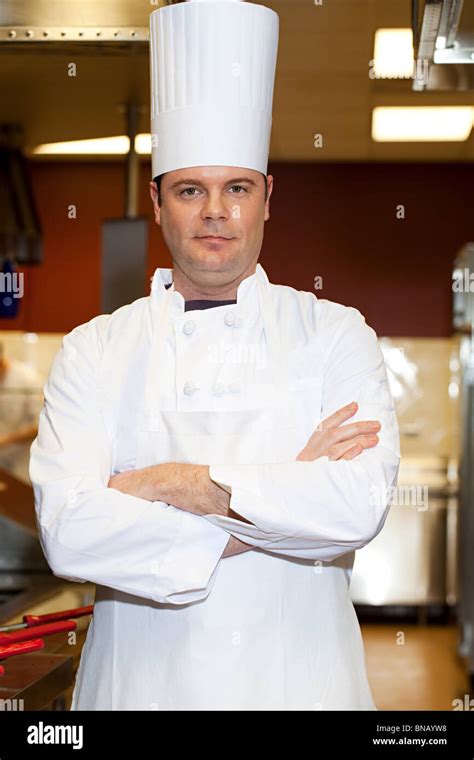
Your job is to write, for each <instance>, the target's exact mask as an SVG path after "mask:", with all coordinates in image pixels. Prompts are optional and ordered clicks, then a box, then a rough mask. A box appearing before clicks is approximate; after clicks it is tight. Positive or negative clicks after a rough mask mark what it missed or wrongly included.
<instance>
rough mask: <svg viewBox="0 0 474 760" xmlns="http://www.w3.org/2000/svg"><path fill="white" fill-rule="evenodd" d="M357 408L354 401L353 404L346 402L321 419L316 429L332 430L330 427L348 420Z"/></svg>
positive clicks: (337, 425)
mask: <svg viewBox="0 0 474 760" xmlns="http://www.w3.org/2000/svg"><path fill="white" fill-rule="evenodd" d="M358 408H359V407H358V405H357V404H356V403H355V401H354V402H353V404H352V403H351V404H346V406H343V407H342V408H341V409H338V410H337V412H334V413H333V414H330V415H329V417H326V419H325V420H321V422H320V423H319V425H318V430H332V428H336V427H339V425H342V423H343V422H345V421H346V420H348V419H349V417H352V416H353V415H354V414H355V413H356V411H357V409H358Z"/></svg>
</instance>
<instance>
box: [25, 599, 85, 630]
mask: <svg viewBox="0 0 474 760" xmlns="http://www.w3.org/2000/svg"><path fill="white" fill-rule="evenodd" d="M93 609H94V605H93V604H91V605H89V606H88V607H76V609H75V610H60V611H59V612H49V613H48V614H46V615H23V622H24V623H26V624H27V625H31V626H33V625H41V624H42V623H52V622H54V621H56V620H69V619H70V618H77V617H82V616H83V615H92V612H93Z"/></svg>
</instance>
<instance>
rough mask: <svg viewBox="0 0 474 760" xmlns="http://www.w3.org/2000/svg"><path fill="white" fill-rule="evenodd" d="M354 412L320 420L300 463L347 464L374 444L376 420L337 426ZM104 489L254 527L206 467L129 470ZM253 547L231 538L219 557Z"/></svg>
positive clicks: (172, 465) (351, 407)
mask: <svg viewBox="0 0 474 760" xmlns="http://www.w3.org/2000/svg"><path fill="white" fill-rule="evenodd" d="M356 410H357V404H353V405H351V404H348V405H347V406H345V407H343V408H342V409H339V410H338V411H337V412H335V413H334V414H332V415H331V416H330V417H329V418H328V419H326V420H323V421H322V423H321V424H320V425H318V427H317V428H316V430H315V431H314V433H313V435H312V436H311V438H310V439H309V441H308V443H307V444H306V446H305V448H304V449H303V450H302V451H301V452H300V453H299V454H298V456H297V458H296V459H297V460H299V461H314V460H315V459H317V458H320V457H323V456H327V457H328V459H330V460H337V459H345V460H350V459H354V458H355V457H356V456H358V455H359V454H360V453H361V452H362V451H363V450H364V449H369V448H372V447H373V446H376V445H377V443H378V440H379V439H378V436H377V434H376V433H377V432H378V431H379V430H380V423H379V422H378V421H377V420H368V421H360V422H355V423H352V424H349V425H344V426H343V427H342V423H343V422H345V421H346V420H348V419H349V418H350V417H351V416H352V415H354V414H355V412H356ZM108 486H109V488H116V489H117V490H118V491H121V492H122V493H128V494H131V495H133V496H136V497H138V498H140V499H146V500H148V501H152V502H154V501H160V502H165V503H166V504H172V505H173V506H174V507H177V508H179V509H182V510H185V511H187V512H191V513H193V514H196V515H200V516H204V515H220V516H223V517H230V518H232V519H233V520H239V521H241V522H245V523H248V524H249V525H254V523H252V522H251V521H250V520H247V519H246V518H245V517H243V516H242V515H239V514H237V513H236V512H235V511H234V510H233V509H232V508H231V493H230V492H229V491H228V490H226V489H224V488H223V487H222V486H220V485H218V484H217V483H215V482H214V480H212V478H211V477H210V473H209V467H208V466H207V465H196V464H184V463H179V462H166V463H163V464H157V465H152V466H151V467H144V468H143V469H140V470H129V471H126V472H121V473H118V474H117V475H113V476H112V477H111V478H110V480H109V483H108ZM252 548H253V547H252V546H251V545H250V544H247V543H245V542H244V541H241V540H239V539H237V538H236V537H235V536H231V537H230V539H229V543H228V544H227V546H226V548H225V550H224V552H223V554H222V557H228V556H232V555H234V554H240V553H241V552H243V551H248V550H249V549H252Z"/></svg>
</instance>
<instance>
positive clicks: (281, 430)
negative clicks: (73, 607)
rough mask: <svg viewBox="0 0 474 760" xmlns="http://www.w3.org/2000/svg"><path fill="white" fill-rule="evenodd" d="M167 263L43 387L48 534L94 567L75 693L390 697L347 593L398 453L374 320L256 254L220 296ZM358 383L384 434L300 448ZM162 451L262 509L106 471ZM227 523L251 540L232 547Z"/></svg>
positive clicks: (82, 338) (56, 558)
mask: <svg viewBox="0 0 474 760" xmlns="http://www.w3.org/2000/svg"><path fill="white" fill-rule="evenodd" d="M172 277H173V274H172V270H170V269H164V268H162V269H157V270H156V271H155V274H154V277H153V282H152V291H151V294H150V296H148V297H145V298H140V299H138V300H136V301H134V302H133V303H131V304H129V305H126V306H124V307H122V308H120V309H118V310H116V311H115V312H113V313H112V314H110V315H106V314H104V315H100V316H98V317H95V318H94V319H92V320H90V321H89V322H87V323H85V324H83V325H80V326H79V327H76V328H75V329H74V330H72V331H71V332H70V333H69V334H68V335H66V336H65V337H64V339H63V345H62V348H61V350H60V351H59V352H58V354H57V356H56V358H55V361H54V364H53V367H52V370H51V373H50V376H49V378H48V382H47V384H46V386H45V406H44V409H43V411H42V412H41V415H40V423H39V432H38V437H37V439H36V440H35V441H34V442H33V444H32V447H31V462H30V477H31V480H32V483H33V487H34V491H35V504H36V513H37V522H38V528H39V533H40V540H41V543H42V546H43V550H44V552H45V555H46V557H47V559H48V562H49V564H50V566H51V568H52V570H53V572H54V573H55V574H56V575H58V576H60V577H64V578H67V579H70V580H74V581H79V582H84V581H91V582H94V583H96V584H97V590H96V600H95V606H94V616H93V619H92V621H91V624H90V626H89V630H88V635H87V639H86V642H85V645H84V648H83V652H82V656H81V662H80V667H79V672H78V677H77V681H76V688H75V691H74V695H73V705H72V709H73V710H82V709H86V710H87V709H131V710H134V709H136V710H138V709H143V710H148V709H155V710H160V709H164V710H176V709H178V710H180V709H183V710H186V709H211V710H212V709H231V710H235V709H236V710H239V709H244V710H246V709H275V710H280V709H282V710H289V709H376V708H375V704H374V702H373V699H372V694H371V692H370V687H369V684H368V681H367V674H366V668H365V658H364V650H363V643H362V638H361V633H360V628H359V624H358V621H357V618H356V615H355V611H354V607H353V605H352V602H351V600H350V596H349V583H350V575H351V570H352V565H353V561H354V550H355V549H357V548H360V547H362V546H364V545H365V544H367V543H368V542H369V541H370V540H371V539H372V538H374V537H375V536H376V535H377V534H378V533H379V531H380V530H381V529H382V526H383V524H384V522H385V519H386V516H387V513H388V509H389V497H388V494H389V492H390V488H391V487H392V486H393V485H394V484H395V483H396V480H397V476H398V468H399V460H400V449H399V433H398V425H397V419H396V415H395V411H394V405H393V400H392V397H391V394H390V390H389V386H388V381H387V374H386V369H385V365H384V361H383V355H382V352H381V349H380V347H379V345H378V341H377V337H376V334H375V332H374V330H373V329H372V328H370V327H369V326H368V325H367V324H366V322H365V320H364V317H363V316H362V315H361V313H360V312H359V311H358V310H357V309H355V308H352V307H346V306H343V305H341V304H337V303H334V302H331V301H328V300H324V299H319V298H317V297H316V296H315V295H314V294H313V293H310V292H304V291H297V290H295V289H293V288H291V287H288V286H283V285H274V284H271V283H270V282H269V281H268V277H267V275H266V272H265V271H264V269H263V267H261V265H260V264H257V268H256V271H255V273H253V274H252V275H250V276H249V277H247V278H245V279H244V280H243V281H242V282H241V283H240V285H239V288H238V291H237V302H236V304H232V305H224V306H218V307H215V308H212V309H208V310H201V311H199V310H195V311H191V312H190V311H187V312H185V310H184V299H183V297H182V295H181V294H180V293H177V292H175V291H174V284H173V285H172V286H171V288H169V289H166V288H165V285H166V284H167V283H170V282H172ZM353 400H355V401H357V402H358V404H359V409H358V412H357V414H355V415H354V416H353V417H352V418H351V419H350V420H349V421H348V422H352V421H356V420H358V419H363V420H367V419H377V420H379V421H380V422H381V425H382V427H381V430H380V432H379V439H380V440H379V443H378V445H377V446H376V447H374V448H372V449H368V450H365V451H364V452H363V453H362V454H360V455H359V456H358V457H356V458H355V459H353V460H351V461H345V460H337V461H331V460H329V458H328V457H321V458H319V459H317V460H315V461H312V462H301V461H296V456H297V454H298V453H299V451H300V450H301V449H302V448H303V447H304V445H305V444H306V442H307V440H308V439H309V437H310V435H311V433H312V432H313V431H314V429H315V427H316V425H317V424H318V422H320V420H321V419H325V418H326V417H328V416H329V415H330V414H331V413H332V412H334V411H336V410H337V409H339V408H341V407H342V406H344V405H345V404H347V403H349V402H350V401H353ZM161 461H176V462H194V463H195V464H209V465H210V476H211V478H212V479H213V480H214V481H215V482H217V483H219V484H221V485H222V486H223V487H224V488H226V489H227V490H228V491H229V492H230V493H231V502H230V505H231V507H232V509H233V510H234V511H235V512H237V513H238V514H239V515H241V516H242V517H244V518H246V519H247V520H249V521H250V522H251V523H252V524H249V523H245V522H243V521H241V520H238V519H233V518H229V517H224V516H222V515H217V514H210V515H206V516H199V515H195V514H191V513H189V512H186V511H184V510H180V509H178V508H176V507H174V506H172V505H168V504H165V503H163V502H159V501H156V502H150V501H145V500H143V499H140V498H138V497H135V496H132V495H129V494H125V493H122V492H120V491H118V490H116V489H113V488H108V487H107V483H108V480H109V478H110V475H111V474H112V473H115V472H120V471H123V470H128V469H133V468H137V469H139V468H141V467H145V466H148V465H150V464H157V463H159V462H161ZM230 534H232V535H235V536H237V537H238V538H240V539H242V540H243V541H245V542H246V543H250V544H252V545H253V546H254V547H255V549H254V550H251V551H247V552H245V553H243V554H240V555H236V556H233V557H228V558H224V559H221V555H222V552H223V550H224V548H225V546H226V544H227V541H228V539H229V535H230Z"/></svg>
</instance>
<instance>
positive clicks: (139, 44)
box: [0, 0, 175, 264]
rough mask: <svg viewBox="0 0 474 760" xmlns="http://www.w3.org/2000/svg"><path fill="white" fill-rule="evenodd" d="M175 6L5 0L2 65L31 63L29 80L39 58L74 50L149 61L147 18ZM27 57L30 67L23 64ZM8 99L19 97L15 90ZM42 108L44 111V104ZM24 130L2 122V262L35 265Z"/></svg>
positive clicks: (37, 241) (154, 1)
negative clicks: (157, 11) (165, 8)
mask: <svg viewBox="0 0 474 760" xmlns="http://www.w3.org/2000/svg"><path fill="white" fill-rule="evenodd" d="M174 2H175V0H151V2H149V3H139V2H137V0H68V2H64V0H2V3H1V4H0V56H2V65H5V66H6V68H7V70H8V68H11V69H12V71H15V70H16V69H18V68H21V66H25V65H27V68H28V70H29V72H30V73H29V75H28V72H27V76H30V77H31V76H34V71H35V61H36V60H37V57H38V56H41V57H42V58H46V57H50V54H51V55H52V56H54V57H55V58H56V59H58V58H59V57H60V56H61V55H62V56H63V57H64V56H67V55H69V54H70V52H73V53H74V55H75V57H80V56H82V61H84V60H85V59H86V57H88V56H89V59H90V56H94V57H95V58H96V60H100V59H101V58H102V57H103V56H104V55H107V54H109V55H115V56H116V59H115V60H119V59H120V58H122V59H124V58H125V59H128V56H133V57H134V58H136V57H137V56H136V53H137V52H140V53H141V54H142V57H143V58H146V57H147V55H148V39H149V14H150V13H151V11H153V10H155V9H156V8H159V7H162V6H166V5H171V4H174ZM45 54H46V55H45ZM26 57H28V59H29V63H28V64H26V63H25V59H26ZM20 58H21V60H19V59H20ZM131 94H133V93H131ZM10 97H13V98H18V97H21V95H20V92H17V93H16V94H15V93H14V92H13V91H12V92H11V93H10ZM30 97H31V93H30ZM124 105H125V104H124ZM38 107H39V109H41V104H38ZM24 126H25V125H24V123H20V122H18V123H17V121H16V120H15V121H14V122H12V123H3V124H0V137H1V141H0V180H1V188H2V189H1V191H0V259H1V258H2V257H3V256H8V257H12V258H13V259H14V260H16V261H17V262H18V263H20V264H33V263H39V262H40V261H41V257H42V255H41V229H40V223H39V219H38V214H37V212H36V209H35V205H34V200H33V194H32V189H31V185H30V181H29V177H28V170H27V164H26V161H25V159H24V156H23V154H22V150H24V149H25V146H24V144H23V141H24V134H23V130H24ZM79 129H80V128H79ZM53 139H54V137H53ZM132 200H133V199H132ZM128 206H130V203H129V204H128Z"/></svg>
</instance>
